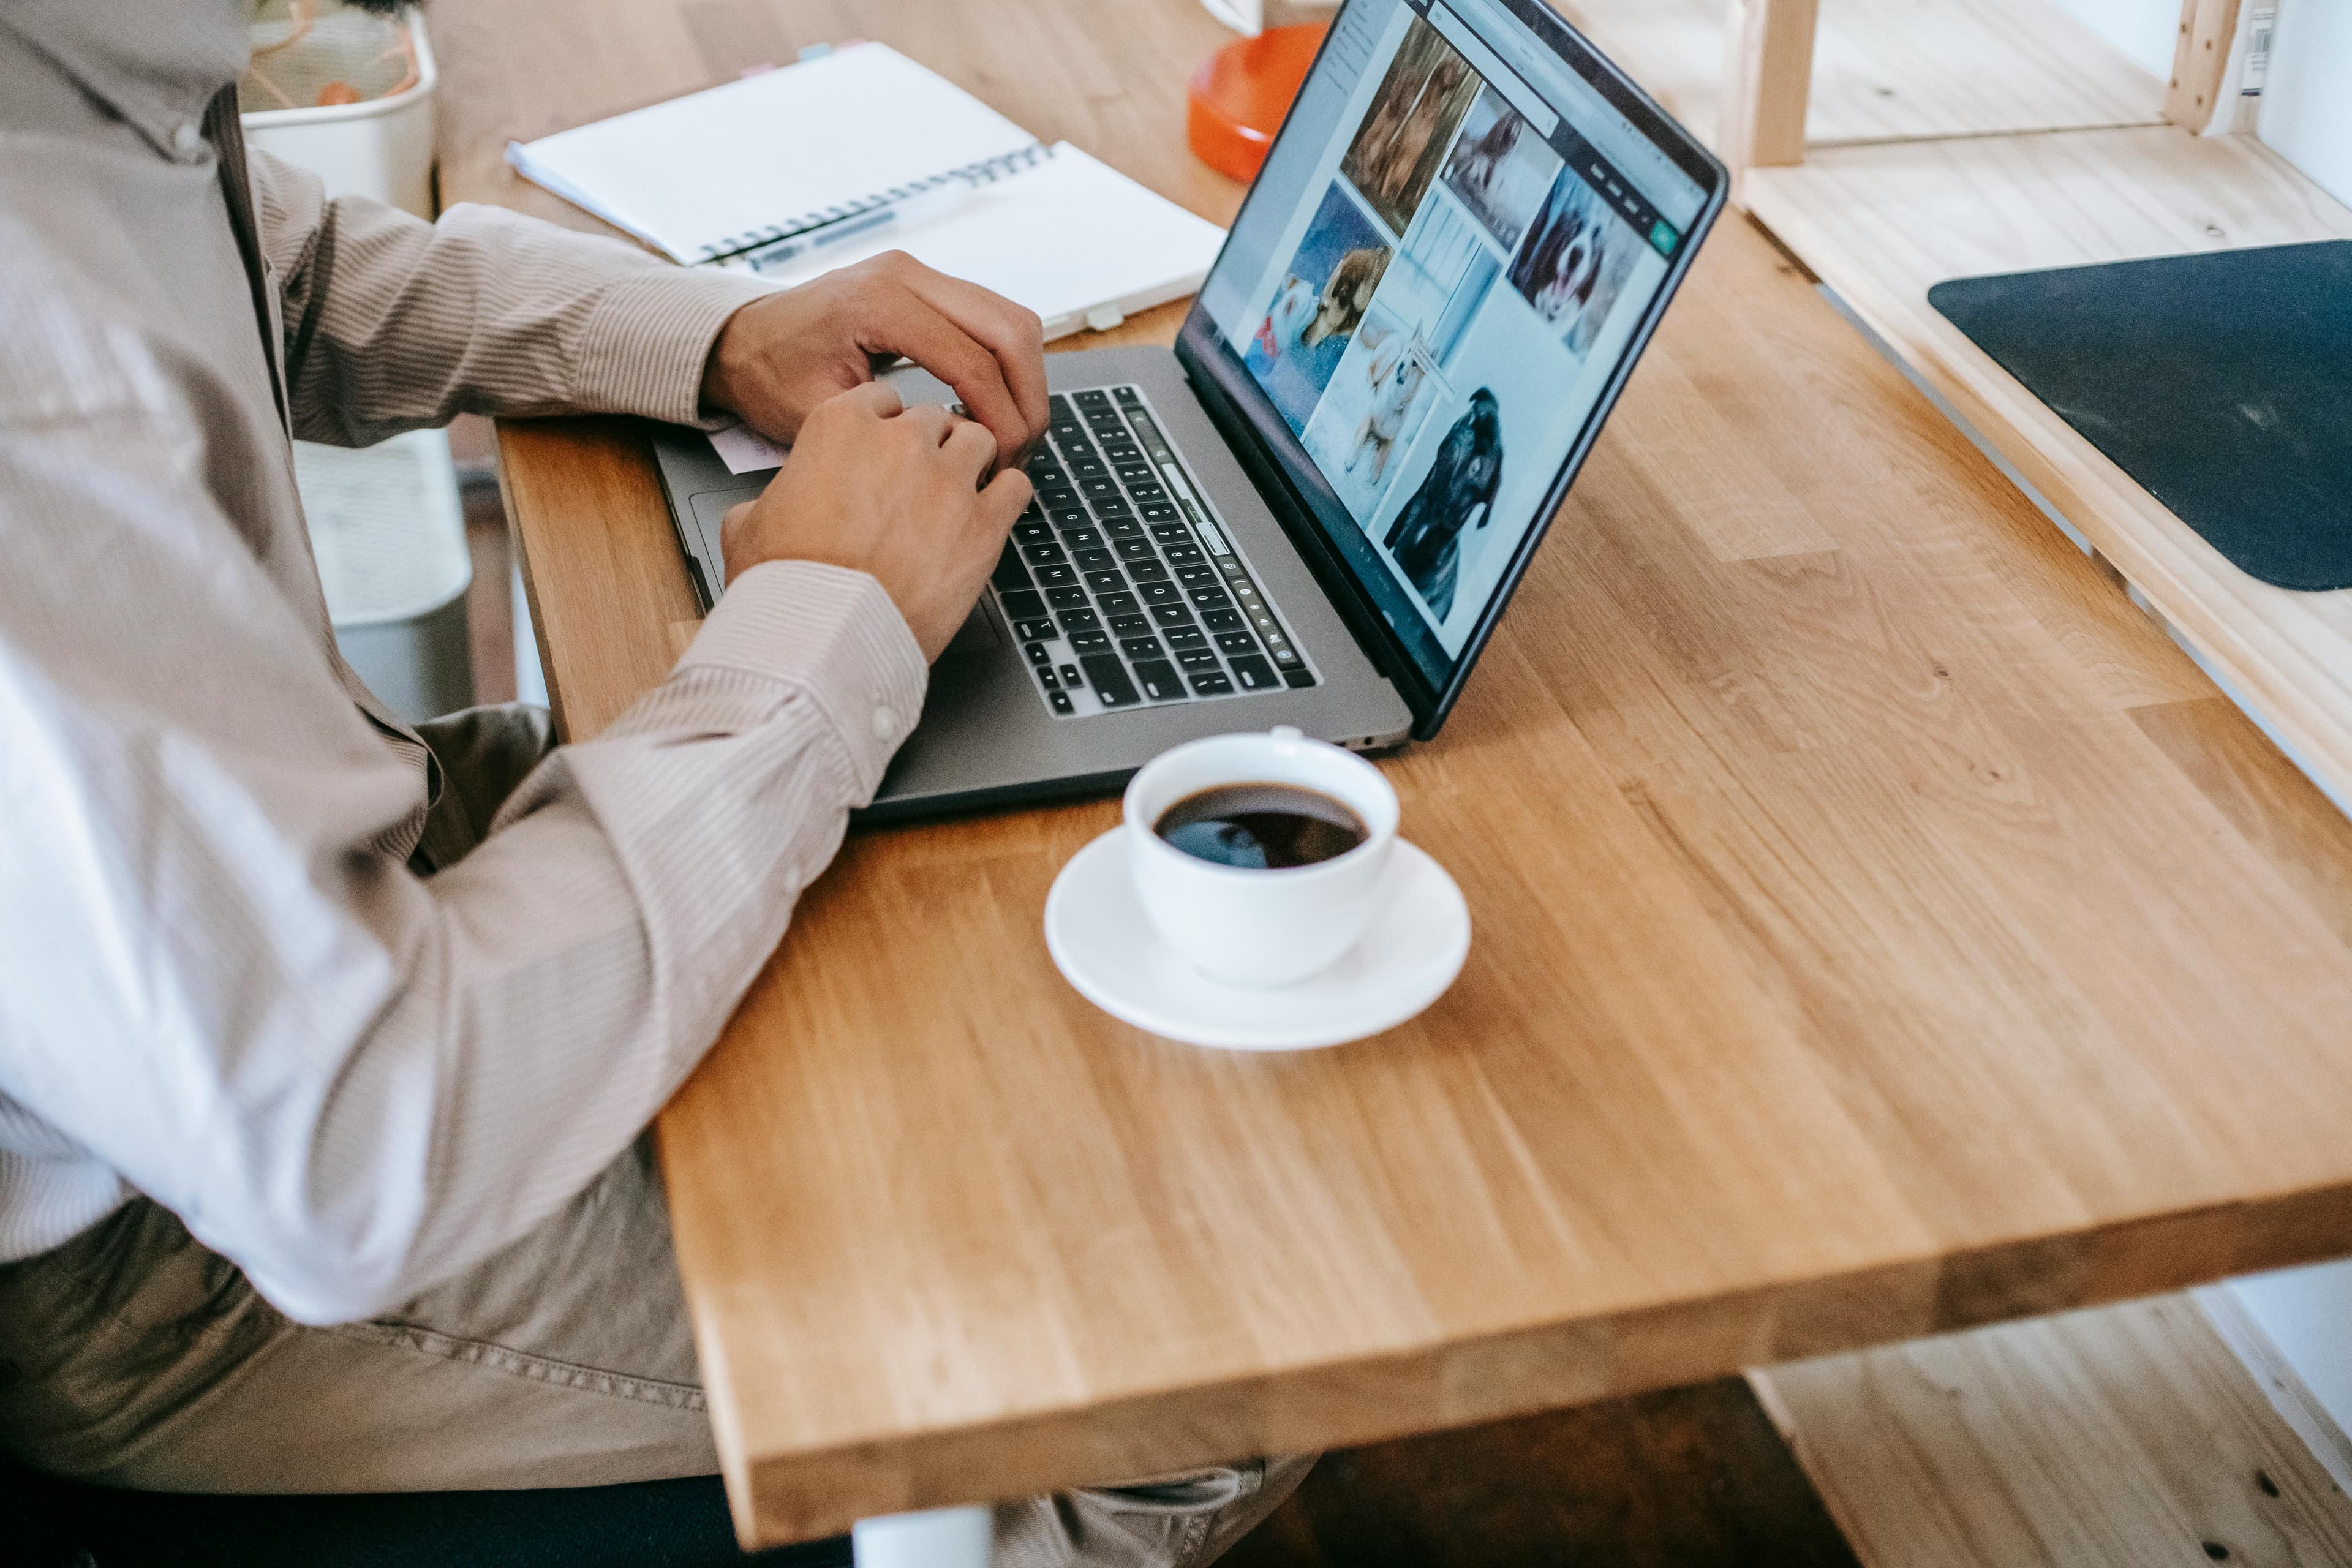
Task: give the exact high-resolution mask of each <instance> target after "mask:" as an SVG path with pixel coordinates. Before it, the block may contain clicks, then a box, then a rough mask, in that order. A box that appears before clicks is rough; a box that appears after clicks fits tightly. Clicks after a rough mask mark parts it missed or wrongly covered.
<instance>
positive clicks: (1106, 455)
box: [1102, 436, 1143, 468]
mask: <svg viewBox="0 0 2352 1568" xmlns="http://www.w3.org/2000/svg"><path fill="white" fill-rule="evenodd" d="M1102 455H1103V461H1104V462H1106V463H1108V464H1110V465H1111V466H1112V467H1114V468H1116V467H1118V465H1119V464H1121V463H1139V462H1141V461H1143V448H1142V447H1139V446H1137V445H1136V444H1135V443H1134V442H1132V441H1114V440H1112V439H1111V438H1110V437H1108V436H1106V437H1103V449H1102Z"/></svg>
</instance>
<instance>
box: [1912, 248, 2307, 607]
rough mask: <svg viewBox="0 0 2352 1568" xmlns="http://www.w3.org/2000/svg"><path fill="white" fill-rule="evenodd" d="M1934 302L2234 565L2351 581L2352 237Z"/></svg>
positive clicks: (2054, 279)
mask: <svg viewBox="0 0 2352 1568" xmlns="http://www.w3.org/2000/svg"><path fill="white" fill-rule="evenodd" d="M1927 302H1928V303H1929V304H1931V305H1933V306H1935V307H1936V309H1937V310H1939V311H1941V312H1942V313H1943V315H1944V316H1945V318H1946V319H1947V320H1948V321H1950V322H1951V323H1952V324H1953V325H1954V326H1956V327H1958V328H1959V329H1960V331H1963V332H1966V333H1967V334H1968V335H1969V337H1970V338H1972V339H1974V340H1975V342H1976V344H1977V346H1978V347H1979V348H1981V349H1983V350H1984V351H1985V353H1989V354H1990V355H1991V356H1992V357H1993V358H1994V359H1995V360H1997V361H1999V362H2000V366H2001V368H2002V369H2003V370H2006V371H2008V372H2009V374H2011V375H2013V376H2015V377H2017V379H2018V380H2020V381H2021V382H2023V383H2024V384H2025V385H2026V387H2027V389H2028V390H2029V391H2031V392H2032V394H2033V395H2035V396H2036V397H2039V398H2040V399H2041V400H2042V402H2043V403H2045V404H2047V405H2050V407H2051V408H2052V409H2053V410H2054V411H2056V413H2057V414H2058V416H2059V417H2061V418H2063V420H2065V421H2066V423H2067V424H2069V425H2071V426H2074V429H2075V430H2076V431H2077V432H2078V433H2079V434H2081V436H2082V437H2083V438H2084V439H2085V440H2087V441H2089V442H2090V443H2091V444H2092V445H2093V446H2095V447H2098V449H2099V450H2100V451H2102V452H2104V453H2105V454H2106V455H2107V456H2108V457H2109V458H2113V459H2114V460H2115V462H2116V464H2117V465H2118V466H2119V467H2121V468H2123V469H2124V470H2125V471H2126V472H2127V473H2129V474H2130V475H2131V477H2132V478H2133V479H2137V480H2138V481H2139V482H2140V484H2141V485H2143V486H2145V487H2146V488H2147V489H2148V491H2149V492H2150V493H2152V494H2153V495H2154V496H2155V497H2156V499H2157V500H2160V501H2162V502H2163V503H2164V504H2165V505H2166V506H2168V507H2169V508H2171V509H2172V510H2173V511H2174V512H2175V513H2176V514H2178V515H2179V518H2180V520H2181V521H2184V522H2186V523H2188V524H2189V527H2191V528H2193V529H2195V530H2196V531H2198V532H2199V533H2200V534H2202V535H2204V536H2205V539H2206V541H2207V542H2209V543H2210V544H2211V545H2212V546H2213V548H2214V549H2216V550H2219V551H2220V552H2221V553H2222V554H2223V555H2225V556H2227V557H2228V558H2229V559H2230V560H2231V562H2232V563H2235V564H2236V565H2238V566H2239V567H2241V568H2242V569H2243V570H2245V571H2246V572H2249V573H2251V574H2253V575H2254V576H2256V577H2259V578H2261V579H2262V580H2263V582H2265V583H2275V584H2278V585H2279V586H2280V587H2282V588H2309V589H2323V588H2343V587H2347V586H2352V240H2340V239H2339V240H2323V241H2321V242H2319V243H2317V244H2314V245H2277V246H2268V247H2262V248H2259V249H2253V250H2221V251H2210V252H2206V253H2203V254H2200V255H2195V256H2168V257H2161V258H2157V259H2155V260H2150V261H2118V262H2112V263H2109V264H2107V265H2105V266H2100V267H2067V268H2058V269H2056V270H2054V271H2047V272H2012V273H2009V274H2006V275H2003V276H2000V277H1992V278H1959V279H1953V280H1952V281H1950V282H1948V283H1938V284H1937V285H1936V286H1935V287H1934V288H1933V289H1929V290H1927Z"/></svg>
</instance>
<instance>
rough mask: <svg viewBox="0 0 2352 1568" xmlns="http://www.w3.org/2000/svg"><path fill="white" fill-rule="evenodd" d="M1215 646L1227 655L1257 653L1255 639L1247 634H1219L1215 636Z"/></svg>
mask: <svg viewBox="0 0 2352 1568" xmlns="http://www.w3.org/2000/svg"><path fill="white" fill-rule="evenodd" d="M1217 646H1218V647H1221V648H1223V649H1224V650H1225V651H1226V652H1227V653H1255V652H1256V651H1257V641H1256V639H1255V638H1254V637H1251V636H1250V635H1249V633H1247V632H1221V633H1219V634H1218V636H1217Z"/></svg>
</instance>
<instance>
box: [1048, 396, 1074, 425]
mask: <svg viewBox="0 0 2352 1568" xmlns="http://www.w3.org/2000/svg"><path fill="white" fill-rule="evenodd" d="M1077 416H1078V411H1077V410H1076V408H1073V407H1072V406H1071V405H1070V400H1069V399H1068V398H1067V397H1066V396H1064V395H1062V394H1060V393H1058V392H1056V393H1053V394H1051V395H1048V396H1047V397H1046V399H1045V417H1046V418H1048V419H1076V417H1077Z"/></svg>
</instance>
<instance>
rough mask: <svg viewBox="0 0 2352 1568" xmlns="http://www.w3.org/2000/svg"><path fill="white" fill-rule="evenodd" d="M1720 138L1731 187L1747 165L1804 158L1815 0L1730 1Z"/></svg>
mask: <svg viewBox="0 0 2352 1568" xmlns="http://www.w3.org/2000/svg"><path fill="white" fill-rule="evenodd" d="M1730 5H1731V28H1730V34H1729V38H1730V42H1729V46H1728V47H1729V48H1730V52H1731V58H1729V59H1728V60H1727V61H1726V62H1725V65H1724V72H1723V81H1724V94H1723V123H1722V124H1721V126H1720V127H1718V130H1717V141H1718V142H1720V144H1721V147H1722V151H1723V161H1724V163H1727V164H1728V165H1729V166H1730V168H1731V174H1732V179H1733V182H1734V190H1735V192H1736V191H1737V189H1738V180H1739V177H1740V176H1741V175H1742V174H1746V173H1747V172H1748V170H1749V169H1761V168H1774V167H1779V166H1781V165H1785V164H1790V163H1803V162H1804V161H1805V108H1806V105H1807V102H1808V101H1809V100H1811V96H1812V89H1813V23H1814V19H1815V16H1816V15H1817V13H1818V11H1819V5H1820V0H1730Z"/></svg>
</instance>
